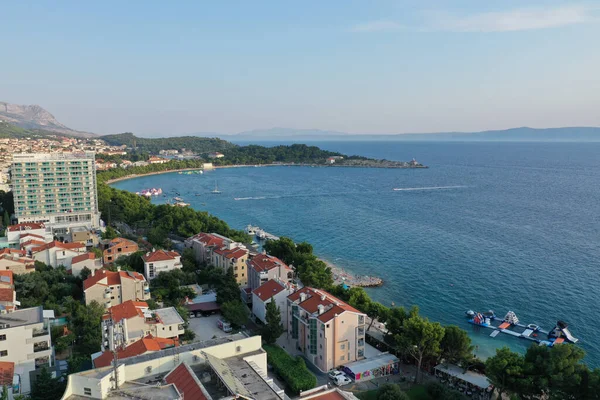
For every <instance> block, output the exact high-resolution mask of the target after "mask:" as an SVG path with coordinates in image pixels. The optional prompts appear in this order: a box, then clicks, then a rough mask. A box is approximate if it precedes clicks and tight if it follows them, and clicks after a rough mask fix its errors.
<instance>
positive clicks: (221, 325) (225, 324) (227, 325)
mask: <svg viewBox="0 0 600 400" xmlns="http://www.w3.org/2000/svg"><path fill="white" fill-rule="evenodd" d="M217 326H218V327H219V329H221V330H222V331H223V332H225V333H228V332H231V324H230V323H229V322H227V321H225V320H224V319H219V320H217Z"/></svg>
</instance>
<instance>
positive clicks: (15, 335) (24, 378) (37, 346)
mask: <svg viewBox="0 0 600 400" xmlns="http://www.w3.org/2000/svg"><path fill="white" fill-rule="evenodd" d="M52 354H53V350H52V340H51V338H50V331H49V329H48V323H47V321H45V320H44V316H43V310H42V307H41V306H39V307H33V308H25V309H22V310H17V311H14V312H12V313H10V314H0V361H7V362H13V363H14V364H15V372H16V374H17V375H18V379H19V385H20V387H21V393H29V392H30V390H31V382H32V378H33V376H35V375H36V373H35V371H36V369H39V368H41V367H43V366H52V365H53V357H52Z"/></svg>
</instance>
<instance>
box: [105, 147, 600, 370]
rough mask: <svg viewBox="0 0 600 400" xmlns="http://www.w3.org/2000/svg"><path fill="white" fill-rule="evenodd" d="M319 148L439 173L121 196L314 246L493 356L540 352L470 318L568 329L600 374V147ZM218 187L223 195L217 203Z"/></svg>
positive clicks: (316, 172)
mask: <svg viewBox="0 0 600 400" xmlns="http://www.w3.org/2000/svg"><path fill="white" fill-rule="evenodd" d="M318 145H319V146H320V147H322V148H326V149H329V150H335V151H340V152H342V153H346V154H359V155H364V156H369V157H376V158H386V159H390V160H410V159H412V158H413V157H414V158H416V159H417V160H418V161H419V162H422V163H423V164H426V165H428V166H430V168H429V169H423V170H396V169H355V168H310V167H268V168H235V169H221V170H217V171H214V172H210V173H207V174H205V175H178V174H168V175H159V176H151V177H143V178H136V179H132V180H128V181H123V182H119V183H116V184H115V185H114V186H115V187H117V188H119V189H125V190H129V191H138V190H141V189H144V188H149V187H161V188H162V189H163V191H171V192H172V191H175V190H176V191H179V192H180V193H181V195H182V197H183V198H184V199H185V201H187V202H190V203H192V206H193V207H194V208H197V209H199V210H207V211H209V212H210V213H212V214H214V215H217V216H218V217H220V218H222V219H224V220H225V221H227V222H228V223H229V224H230V225H232V226H233V227H235V228H238V229H242V228H243V227H244V226H246V225H247V224H250V223H251V224H255V225H259V226H261V227H262V228H264V229H266V230H267V231H268V232H271V233H273V234H276V235H280V236H282V235H285V236H290V237H291V238H293V239H294V240H296V241H303V240H306V241H308V242H310V243H312V244H313V246H314V248H315V251H316V253H317V254H318V255H319V256H321V257H323V258H325V259H327V260H329V261H331V262H333V263H335V264H337V265H339V266H341V267H344V268H347V269H348V270H351V271H353V272H355V273H358V274H373V275H378V276H381V277H382V278H383V279H385V285H384V286H383V287H382V288H378V289H372V290H370V291H369V292H370V294H371V295H372V296H373V297H374V298H375V299H377V300H379V301H381V302H383V303H384V304H387V305H389V304H391V302H392V301H393V302H395V303H396V304H397V305H406V306H410V305H412V304H417V305H419V307H420V309H421V312H422V314H423V315H425V316H427V317H429V318H430V319H432V320H437V321H440V322H442V323H443V324H457V325H459V326H461V327H462V328H464V329H467V330H468V331H469V332H470V333H471V336H472V338H473V341H474V343H475V344H476V345H477V346H478V352H479V354H480V355H481V356H484V357H485V356H487V355H489V354H492V353H493V351H494V349H495V348H496V347H500V346H503V345H509V346H510V347H511V348H513V349H515V350H520V351H523V350H524V349H525V348H526V346H527V345H529V342H525V341H522V340H519V339H513V338H510V337H502V335H500V336H498V337H496V338H494V339H492V338H489V337H488V335H489V333H490V331H486V330H483V331H477V330H476V328H474V327H472V326H470V325H469V324H467V323H466V319H465V317H464V312H465V310H468V309H473V310H478V311H486V310H489V309H493V310H495V311H496V313H498V314H501V315H504V313H506V311H508V310H512V311H514V312H515V313H516V314H517V315H518V316H519V318H520V319H521V320H522V321H523V322H525V323H535V324H538V325H540V326H542V327H544V328H548V329H549V328H551V327H552V326H553V324H554V323H555V322H556V320H557V319H563V320H565V321H567V322H568V323H569V324H570V326H571V331H572V333H573V334H574V335H575V336H576V337H578V338H580V340H581V346H582V347H583V348H584V349H585V350H586V351H587V353H588V359H587V360H588V362H589V363H590V364H591V365H593V366H598V365H600V346H599V340H598V338H596V335H598V330H599V329H600V322H599V321H600V295H599V292H598V288H599V287H600V272H599V260H600V244H599V241H598V240H599V238H600V189H599V183H600V156H599V155H600V144H599V143H584V144H578V143H406V142H395V143H394V142H376V143H367V142H352V143H344V142H331V143H323V142H321V143H318ZM215 182H218V185H219V189H220V190H222V192H223V194H221V195H212V194H210V191H211V190H212V189H213V188H214V186H215ZM393 188H402V189H405V190H401V191H393V190H392V189H393ZM195 194H200V196H195ZM235 198H242V199H241V200H235ZM155 201H157V202H161V201H164V199H162V200H161V199H157V200H155Z"/></svg>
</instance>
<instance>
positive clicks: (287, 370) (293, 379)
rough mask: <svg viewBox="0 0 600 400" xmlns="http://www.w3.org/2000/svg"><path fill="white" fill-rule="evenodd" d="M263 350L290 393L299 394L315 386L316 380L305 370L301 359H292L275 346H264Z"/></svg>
mask: <svg viewBox="0 0 600 400" xmlns="http://www.w3.org/2000/svg"><path fill="white" fill-rule="evenodd" d="M263 349H265V351H266V352H267V361H268V363H269V364H270V365H271V366H272V367H273V369H274V370H275V372H276V373H277V374H278V375H279V376H280V377H281V378H282V379H283V380H284V382H285V383H286V385H287V387H288V389H289V390H290V391H292V392H293V393H295V394H299V393H300V392H301V391H303V390H309V389H312V388H314V387H315V386H317V378H316V377H315V376H314V375H313V374H312V373H311V372H310V371H309V370H308V368H306V364H305V363H304V360H303V359H302V358H300V357H296V358H294V357H292V356H290V355H289V354H288V353H286V352H285V350H283V349H282V348H281V347H279V346H276V345H267V344H265V345H263Z"/></svg>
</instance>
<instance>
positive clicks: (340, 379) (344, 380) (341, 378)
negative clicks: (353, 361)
mask: <svg viewBox="0 0 600 400" xmlns="http://www.w3.org/2000/svg"><path fill="white" fill-rule="evenodd" d="M351 382H352V379H350V378H348V377H347V376H346V375H344V374H342V375H338V376H336V377H335V379H334V380H333V383H335V384H336V385H337V386H344V385H347V384H349V383H351Z"/></svg>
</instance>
